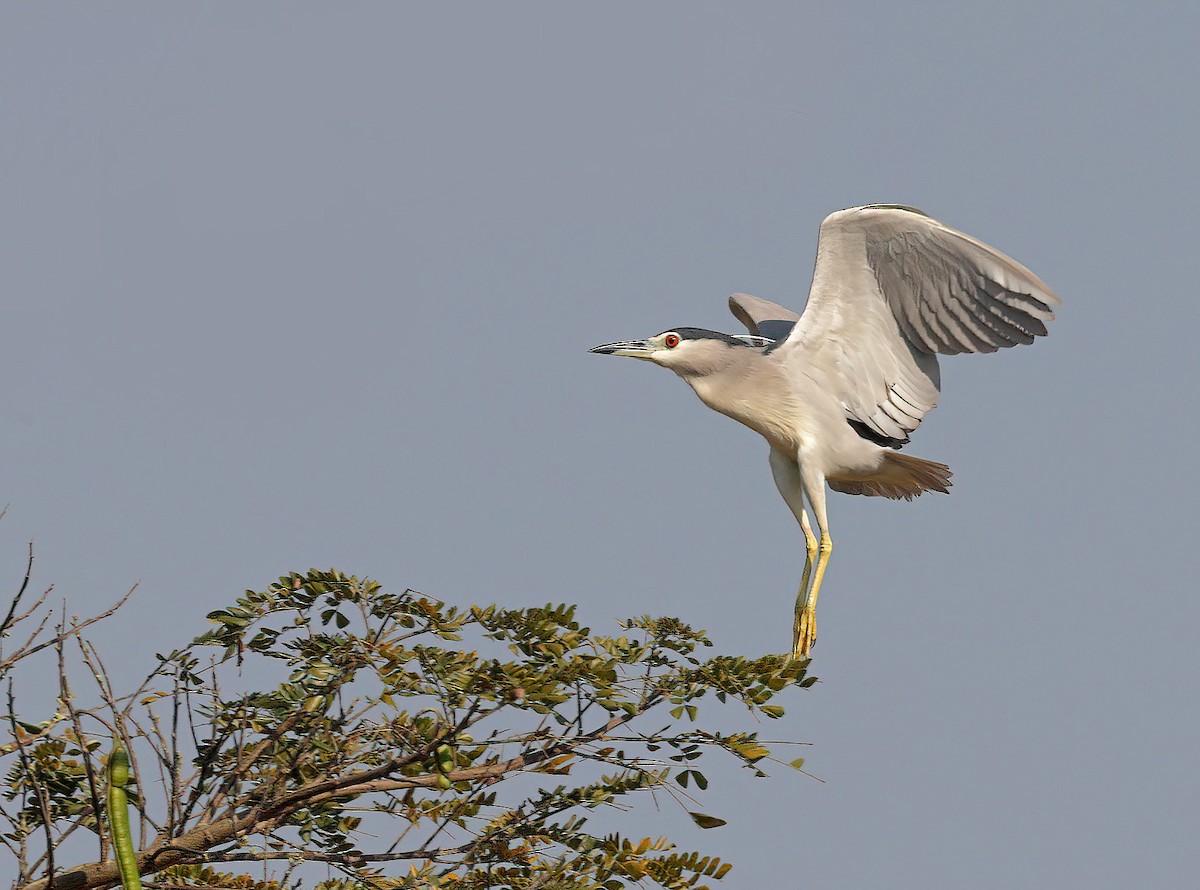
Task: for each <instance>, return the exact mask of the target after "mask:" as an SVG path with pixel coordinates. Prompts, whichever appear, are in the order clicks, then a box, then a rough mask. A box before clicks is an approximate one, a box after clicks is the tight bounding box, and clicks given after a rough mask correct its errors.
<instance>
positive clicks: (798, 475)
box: [592, 204, 1060, 657]
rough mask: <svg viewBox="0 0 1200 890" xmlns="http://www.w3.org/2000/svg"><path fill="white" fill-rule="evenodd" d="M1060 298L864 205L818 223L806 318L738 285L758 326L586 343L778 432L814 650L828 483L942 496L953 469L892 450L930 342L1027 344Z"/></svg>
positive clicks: (925, 224)
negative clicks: (801, 544) (800, 545)
mask: <svg viewBox="0 0 1200 890" xmlns="http://www.w3.org/2000/svg"><path fill="white" fill-rule="evenodd" d="M1059 303H1060V300H1059V299H1058V297H1056V296H1055V295H1054V294H1053V293H1052V292H1051V290H1050V288H1048V287H1047V286H1046V285H1045V284H1044V283H1043V282H1042V281H1041V280H1040V279H1039V278H1038V277H1037V276H1036V275H1034V274H1033V273H1032V272H1030V271H1029V270H1028V269H1026V268H1025V267H1024V266H1022V265H1021V264H1020V263H1018V262H1016V261H1015V260H1012V259H1010V258H1008V257H1006V256H1005V255H1004V254H1002V253H1000V252H999V251H998V250H995V249H993V248H991V247H988V246H987V245H986V244H983V243H982V242H980V241H976V240H975V239H974V238H971V237H970V236H968V235H964V234H963V233H962V232H957V231H955V230H954V229H951V228H950V227H949V226H945V225H942V224H941V223H940V222H938V221H937V220H935V219H931V218H930V217H929V216H927V215H926V214H924V213H922V212H921V211H920V210H916V209H915V208H912V207H904V206H900V205H897V204H868V205H866V206H865V207H851V208H849V209H848V210H839V211H838V212H837V213H833V214H831V215H830V216H828V217H826V219H825V221H824V222H823V223H821V234H820V239H819V241H818V242H817V263H816V268H815V269H814V270H813V280H812V286H811V288H810V289H809V293H808V305H807V307H806V308H805V311H804V315H803V316H799V315H797V314H796V313H794V312H792V311H790V310H788V309H784V308H783V307H782V306H779V305H777V304H775V303H771V302H768V301H767V300H760V299H758V298H757V297H751V296H748V295H747V294H734V295H733V296H732V297H730V298H729V308H730V309H731V310H732V311H733V314H734V315H735V316H737V319H738V321H740V322H741V323H742V324H744V325H745V326H746V327H747V328H748V329H749V331H750V336H745V335H737V334H721V333H718V332H716V331H708V330H704V329H702V328H673V329H671V330H669V331H664V332H663V333H661V334H659V335H658V336H656V337H650V338H649V339H647V340H622V341H620V342H617V343H605V344H604V345H602V346H597V347H595V348H594V349H593V350H592V352H598V353H602V354H604V355H626V356H629V357H630V358H640V359H646V360H647V361H652V362H654V363H655V364H658V365H662V366H663V367H664V368H670V369H671V370H672V371H674V372H675V373H676V374H678V375H679V376H680V377H682V378H683V379H684V380H685V381H687V383H688V385H690V386H691V387H692V389H694V390H695V391H696V395H698V396H699V397H700V400H701V401H703V402H704V404H706V405H708V406H709V407H710V408H712V409H714V410H716V411H720V412H721V413H722V414H725V415H727V416H729V417H732V418H733V419H734V420H736V421H738V422H740V423H743V424H745V425H746V426H748V427H750V428H751V429H752V430H755V431H756V432H758V433H760V434H761V435H762V436H763V437H764V438H765V439H766V440H767V442H768V443H770V446H771V456H770V463H771V473H772V475H774V477H775V485H776V486H777V487H778V488H779V493H780V494H781V495H783V499H784V500H785V501H786V502H787V505H788V507H790V508H791V511H792V512H793V513H794V514H795V515H796V519H797V520H798V521H799V523H800V528H801V529H802V530H803V531H804V539H805V542H806V544H807V557H806V559H805V562H804V574H803V576H802V578H801V580H800V592H799V595H798V596H797V598H796V615H795V622H794V624H793V645H792V651H793V653H794V654H795V655H796V656H798V657H807V656H808V654H809V650H810V649H811V648H812V645H813V642H814V641H815V640H816V637H817V622H816V606H817V595H818V594H819V593H820V591H821V581H822V580H823V579H824V577H825V568H826V566H827V565H828V564H829V554H830V552H831V551H832V550H833V541H832V540H831V539H830V537H829V521H828V519H827V517H826V514H825V485H826V483H828V484H829V487H830V488H832V489H833V490H834V491H841V492H845V493H846V494H863V495H873V496H879V497H886V498H904V499H905V500H909V499H911V498H914V497H916V496H917V495H919V494H923V493H924V492H927V491H940V492H943V493H945V492H946V491H947V490H948V489H949V487H950V468H949V467H947V466H946V465H945V464H939V463H935V462H933V461H928V460H922V459H921V458H918V457H911V456H909V455H905V454H900V453H899V449H900V448H901V447H902V446H904V445H905V444H907V443H908V440H909V438H908V437H909V434H910V433H911V432H912V431H913V430H915V429H916V428H917V427H918V426H919V425H920V423H921V419H922V418H923V417H924V416H925V415H926V414H928V413H929V412H930V411H932V410H933V407H934V405H936V404H937V397H938V389H939V372H938V361H937V353H943V354H949V355H953V354H955V353H960V352H995V351H996V350H997V349H1000V348H1002V347H1005V346H1015V345H1016V344H1018V343H1032V342H1033V340H1034V338H1035V337H1039V336H1043V335H1045V333H1046V322H1048V321H1051V320H1053V318H1054V312H1053V309H1052V307H1054V306H1057V305H1059ZM805 503H807V504H808V505H809V506H811V507H812V510H813V513H814V515H815V516H816V518H817V528H818V529H819V530H820V533H821V537H820V540H819V541H818V539H817V537H816V535H814V534H813V530H812V526H811V525H810V524H809V521H808V513H807V512H806V510H805ZM810 582H811V583H810Z"/></svg>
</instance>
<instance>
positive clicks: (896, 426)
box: [730, 204, 1061, 443]
mask: <svg viewBox="0 0 1200 890" xmlns="http://www.w3.org/2000/svg"><path fill="white" fill-rule="evenodd" d="M735 301H737V302H736V303H735ZM1060 303H1061V301H1060V300H1059V299H1058V297H1057V296H1055V295H1054V293H1053V291H1051V290H1050V288H1049V287H1047V286H1046V284H1045V283H1044V282H1043V281H1042V280H1041V279H1040V278H1038V277H1037V276H1036V275H1034V274H1033V273H1032V272H1031V271H1029V270H1028V269H1027V268H1025V267H1024V266H1022V265H1021V264H1020V263H1018V262H1016V261H1015V260H1013V259H1011V258H1009V257H1007V256H1005V255H1004V254H1002V253H1000V252H999V251H998V250H996V249H994V248H992V247H989V246H988V245H986V244H984V243H983V242H981V241H977V240H976V239H974V238H972V237H970V236H969V235H965V234H963V233H962V232H959V231H956V230H954V229H951V228H949V227H948V226H945V225H943V224H942V223H940V222H938V221H937V220H935V219H932V218H930V217H928V216H926V215H925V214H923V213H921V212H920V211H917V210H913V209H912V208H906V207H899V206H895V205H871V204H868V205H866V206H864V207H852V208H849V209H848V210H840V211H838V212H837V213H833V214H831V215H830V216H829V217H827V218H826V219H825V221H824V222H823V223H822V224H821V235H820V239H819V240H818V243H817V261H816V267H815V269H814V271H813V282H812V288H811V290H810V291H809V297H808V306H807V307H806V308H805V310H804V314H803V315H802V316H801V317H800V320H799V321H797V322H795V323H794V326H793V327H792V328H791V331H790V333H789V334H788V336H787V339H786V341H785V342H784V343H783V344H782V345H781V346H780V351H781V353H782V355H783V357H784V358H785V359H786V360H787V361H788V362H791V363H794V365H795V367H796V369H797V372H798V373H805V374H808V375H809V376H819V377H820V378H821V379H822V381H823V382H824V384H825V385H826V386H832V387H834V388H835V389H836V390H837V391H836V393H834V395H835V396H836V397H837V399H838V400H839V402H840V403H841V405H842V407H843V410H844V411H845V414H846V419H847V420H849V421H851V422H852V423H856V424H860V425H861V426H862V427H865V428H866V429H867V430H869V431H871V432H872V433H874V434H876V435H879V436H883V437H885V438H889V439H893V440H896V441H897V442H900V443H903V442H906V441H908V434H909V433H911V432H912V431H913V430H915V429H916V428H917V427H918V426H919V425H920V423H921V420H922V419H923V418H924V416H925V415H926V414H927V413H929V412H930V411H931V410H933V408H934V406H935V405H936V404H937V398H938V393H939V390H940V383H941V381H940V376H939V370H938V363H937V353H942V354H948V355H953V354H957V353H963V352H973V353H976V352H995V351H996V350H998V349H1003V348H1007V347H1009V346H1015V345H1017V344H1028V343H1032V342H1033V340H1034V339H1035V338H1036V337H1041V336H1044V335H1045V334H1046V330H1047V329H1046V323H1047V322H1049V321H1052V320H1053V319H1054V307H1056V306H1058V305H1059V304H1060ZM730 306H731V308H732V309H733V312H734V314H735V315H737V317H738V318H739V319H741V320H742V321H743V322H744V323H746V325H747V327H749V328H750V330H751V333H759V330H757V329H756V328H755V327H754V326H753V325H761V321H760V319H761V320H765V319H767V318H768V316H771V315H776V316H779V315H780V313H787V310H785V309H783V308H782V307H779V306H776V304H774V303H768V302H767V301H765V300H758V299H757V298H755V297H746V296H745V295H735V296H734V298H731V300H730ZM768 336H769V335H768Z"/></svg>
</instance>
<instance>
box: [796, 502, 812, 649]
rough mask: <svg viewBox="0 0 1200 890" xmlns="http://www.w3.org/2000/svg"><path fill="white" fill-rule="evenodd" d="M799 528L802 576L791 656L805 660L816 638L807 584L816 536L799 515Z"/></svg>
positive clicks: (802, 514)
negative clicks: (802, 546) (802, 534)
mask: <svg viewBox="0 0 1200 890" xmlns="http://www.w3.org/2000/svg"><path fill="white" fill-rule="evenodd" d="M800 516H801V519H800V527H801V528H802V529H803V530H804V545H805V550H806V555H805V559H804V574H803V575H801V576H800V592H799V593H797V594H796V617H795V620H794V621H793V622H792V655H794V656H796V657H797V658H807V657H808V651H809V650H810V649H811V648H812V644H813V641H814V640H815V639H816V638H817V621H816V616H814V615H813V614H812V610H811V609H810V608H809V592H808V582H809V579H810V578H811V577H812V570H813V564H814V563H816V561H817V536H816V535H814V534H813V532H812V526H810V525H809V524H808V516H807V515H806V514H804V513H801V514H800Z"/></svg>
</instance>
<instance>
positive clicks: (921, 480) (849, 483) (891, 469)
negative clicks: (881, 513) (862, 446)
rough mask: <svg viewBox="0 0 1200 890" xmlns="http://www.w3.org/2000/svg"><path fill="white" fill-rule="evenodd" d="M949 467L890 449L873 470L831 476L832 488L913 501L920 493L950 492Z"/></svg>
mask: <svg viewBox="0 0 1200 890" xmlns="http://www.w3.org/2000/svg"><path fill="white" fill-rule="evenodd" d="M951 475H953V474H952V473H951V472H950V468H949V467H948V466H946V465H945V464H939V463H937V462H935V461H932V460H922V459H921V458H919V457H912V456H911V455H908V454H900V453H899V452H896V451H888V452H887V453H885V454H884V456H883V463H881V464H880V465H879V468H878V469H876V470H875V471H874V472H872V473H864V474H862V475H854V476H838V477H830V478H829V479H828V482H829V487H830V488H832V489H833V490H834V491H840V492H843V493H845V494H862V495H868V496H870V497H883V498H892V499H894V500H899V499H900V498H903V499H904V500H906V501H911V500H912V499H913V498H915V497H916V496H917V495H919V494H924V493H925V492H927V491H937V492H941V493H942V494H949V489H950V486H951V485H953V484H954V483H952V482H951V481H950V476H951Z"/></svg>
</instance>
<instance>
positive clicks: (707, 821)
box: [688, 810, 726, 828]
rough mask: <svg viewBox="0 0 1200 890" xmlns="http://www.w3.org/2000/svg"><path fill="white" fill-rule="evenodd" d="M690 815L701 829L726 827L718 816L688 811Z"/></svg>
mask: <svg viewBox="0 0 1200 890" xmlns="http://www.w3.org/2000/svg"><path fill="white" fill-rule="evenodd" d="M688 815H689V816H691V817H692V821H693V822H695V823H696V824H697V825H699V826H700V827H701V828H720V827H721V826H722V825H725V824H726V823H725V820H724V819H718V818H717V817H716V816H710V815H708V814H707V813H696V812H693V811H692V810H688Z"/></svg>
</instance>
